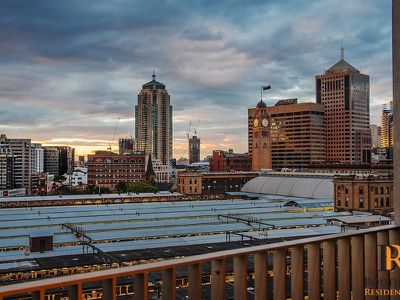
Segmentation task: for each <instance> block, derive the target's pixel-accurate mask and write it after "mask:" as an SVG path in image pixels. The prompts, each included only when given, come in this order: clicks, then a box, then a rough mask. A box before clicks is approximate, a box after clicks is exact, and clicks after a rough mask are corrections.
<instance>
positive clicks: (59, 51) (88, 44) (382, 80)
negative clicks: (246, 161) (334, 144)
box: [0, 1, 392, 158]
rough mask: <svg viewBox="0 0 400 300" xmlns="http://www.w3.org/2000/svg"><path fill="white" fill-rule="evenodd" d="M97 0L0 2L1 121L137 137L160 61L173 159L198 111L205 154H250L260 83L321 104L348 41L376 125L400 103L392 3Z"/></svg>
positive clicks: (26, 130)
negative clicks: (318, 88) (319, 84)
mask: <svg viewBox="0 0 400 300" xmlns="http://www.w3.org/2000/svg"><path fill="white" fill-rule="evenodd" d="M96 4H97V2H96V3H95V2H92V3H90V2H89V3H88V4H86V5H79V4H77V3H65V4H63V5H60V4H56V3H51V2H47V1H42V2H35V3H30V2H26V5H20V4H18V5H17V4H14V3H13V2H7V1H5V2H2V3H1V4H0V8H1V9H0V24H1V26H0V28H1V29H0V36H2V40H3V41H4V42H3V44H2V46H1V47H0V54H1V55H2V56H3V58H2V59H1V60H0V64H1V66H3V68H1V71H0V78H2V80H1V81H0V82H1V86H0V87H1V88H0V105H1V106H0V107H1V109H0V128H1V129H2V132H4V133H6V134H7V135H8V136H9V137H10V138H32V140H33V141H35V142H40V143H44V144H66V145H70V146H73V147H75V148H76V149H77V154H83V153H85V154H86V153H89V152H91V151H92V150H96V149H99V150H100V149H106V148H107V147H108V143H109V142H110V141H111V140H112V135H113V131H114V128H115V124H116V122H117V119H118V117H121V121H120V125H119V130H118V133H117V138H118V137H126V136H130V135H133V134H134V133H133V127H134V119H133V117H134V104H135V100H136V95H137V93H138V92H139V91H140V87H141V85H142V84H143V83H145V82H148V81H149V80H150V77H151V72H152V70H153V69H155V70H156V73H157V78H159V80H160V81H161V82H163V83H165V84H166V85H167V86H168V92H169V94H170V95H171V104H172V105H173V106H174V146H175V147H174V156H175V157H177V158H179V157H181V156H187V152H188V150H187V147H188V145H187V138H186V130H187V127H188V123H189V121H190V120H197V119H198V118H200V119H201V125H200V128H199V129H198V136H199V137H200V138H201V139H202V157H204V156H206V155H208V154H211V151H212V150H213V149H223V150H227V149H228V148H233V149H234V150H235V152H245V151H246V149H247V143H246V141H247V109H248V108H251V107H254V106H255V105H256V104H257V102H258V101H259V88H260V86H261V85H264V84H265V83H268V84H271V86H272V90H271V91H268V92H267V94H266V95H265V97H264V101H265V102H267V104H268V105H273V104H274V103H275V102H276V101H275V100H278V99H282V98H299V101H300V102H315V93H314V76H315V75H317V74H320V73H322V72H323V70H324V69H327V68H329V67H331V66H332V65H333V64H334V63H336V62H337V61H338V60H339V57H340V47H341V42H342V40H344V47H345V59H346V60H347V61H348V62H349V63H350V64H352V65H354V66H355V67H357V68H358V69H360V71H361V72H363V73H365V74H369V75H370V76H371V123H372V124H379V118H380V112H381V107H382V104H384V103H387V102H389V101H390V100H391V99H392V92H391V65H390V60H388V59H387V57H389V56H390V52H391V51H390V45H391V42H390V39H391V31H390V26H391V24H390V3H389V2H388V1H387V2H382V1H354V2H351V3H347V2H345V1H339V2H337V1H324V2H323V3H322V2H308V1H303V2H296V3H294V2H290V1H289V3H287V4H285V3H281V2H269V3H265V4H264V3H262V2H254V3H251V4H248V5H247V6H243V3H240V2H232V1H222V2H218V3H212V2H203V3H202V4H196V5H195V4H191V5H189V4H184V5H182V4H179V3H175V4H174V3H168V5H165V7H164V5H163V4H158V5H157V7H158V9H156V10H155V9H154V7H152V6H151V5H150V4H148V3H146V2H139V1H138V2H136V3H135V4H131V2H124V1H122V2H112V3H103V4H98V5H96ZM227 7H229V9H226V8H227ZM184 15H185V16H186V18H183V17H182V16H184ZM76 16H78V17H76ZM157 41H162V42H163V45H164V47H154V43H155V42H157ZM272 99H273V100H272ZM117 138H116V140H117ZM113 148H115V149H116V148H117V143H114V145H113Z"/></svg>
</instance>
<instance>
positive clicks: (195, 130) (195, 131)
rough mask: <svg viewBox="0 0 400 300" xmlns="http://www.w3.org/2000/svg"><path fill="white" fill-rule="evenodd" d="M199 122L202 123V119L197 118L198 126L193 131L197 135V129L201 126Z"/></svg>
mask: <svg viewBox="0 0 400 300" xmlns="http://www.w3.org/2000/svg"><path fill="white" fill-rule="evenodd" d="M199 123H200V119H198V120H197V125H196V127H195V128H194V130H193V132H194V134H195V135H197V129H198V128H199Z"/></svg>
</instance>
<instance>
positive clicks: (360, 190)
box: [358, 187, 364, 195]
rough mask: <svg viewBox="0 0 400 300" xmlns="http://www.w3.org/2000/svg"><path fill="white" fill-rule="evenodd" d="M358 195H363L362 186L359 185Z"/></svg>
mask: <svg viewBox="0 0 400 300" xmlns="http://www.w3.org/2000/svg"><path fill="white" fill-rule="evenodd" d="M358 194H359V195H364V188H363V187H360V189H359V191H358Z"/></svg>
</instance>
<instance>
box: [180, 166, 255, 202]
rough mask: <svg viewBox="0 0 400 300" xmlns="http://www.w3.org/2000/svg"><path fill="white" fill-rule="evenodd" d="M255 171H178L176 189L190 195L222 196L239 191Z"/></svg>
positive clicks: (198, 196)
mask: <svg viewBox="0 0 400 300" xmlns="http://www.w3.org/2000/svg"><path fill="white" fill-rule="evenodd" d="M257 176H258V173H257V172H210V173H202V172H185V171H184V172H179V173H178V191H179V193H182V194H185V195H187V196H192V197H195V198H196V197H197V198H200V197H204V198H223V197H226V192H239V191H240V189H241V188H242V187H243V185H244V184H245V183H246V182H248V181H249V180H251V179H253V178H255V177H257Z"/></svg>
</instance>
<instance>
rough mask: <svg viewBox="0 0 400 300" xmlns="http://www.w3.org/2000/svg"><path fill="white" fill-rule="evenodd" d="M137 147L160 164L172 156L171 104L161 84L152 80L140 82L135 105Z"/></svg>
mask: <svg viewBox="0 0 400 300" xmlns="http://www.w3.org/2000/svg"><path fill="white" fill-rule="evenodd" d="M135 139H136V145H137V150H140V151H144V152H145V154H150V153H151V154H152V156H153V158H156V159H159V160H161V161H162V163H163V164H169V163H170V161H171V159H172V106H171V105H170V96H169V94H168V92H167V90H166V88H165V85H164V84H162V83H160V82H158V81H156V75H155V74H154V73H153V80H152V81H150V82H148V83H146V84H144V85H143V86H142V90H141V91H140V93H139V95H138V103H137V105H136V106H135Z"/></svg>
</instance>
